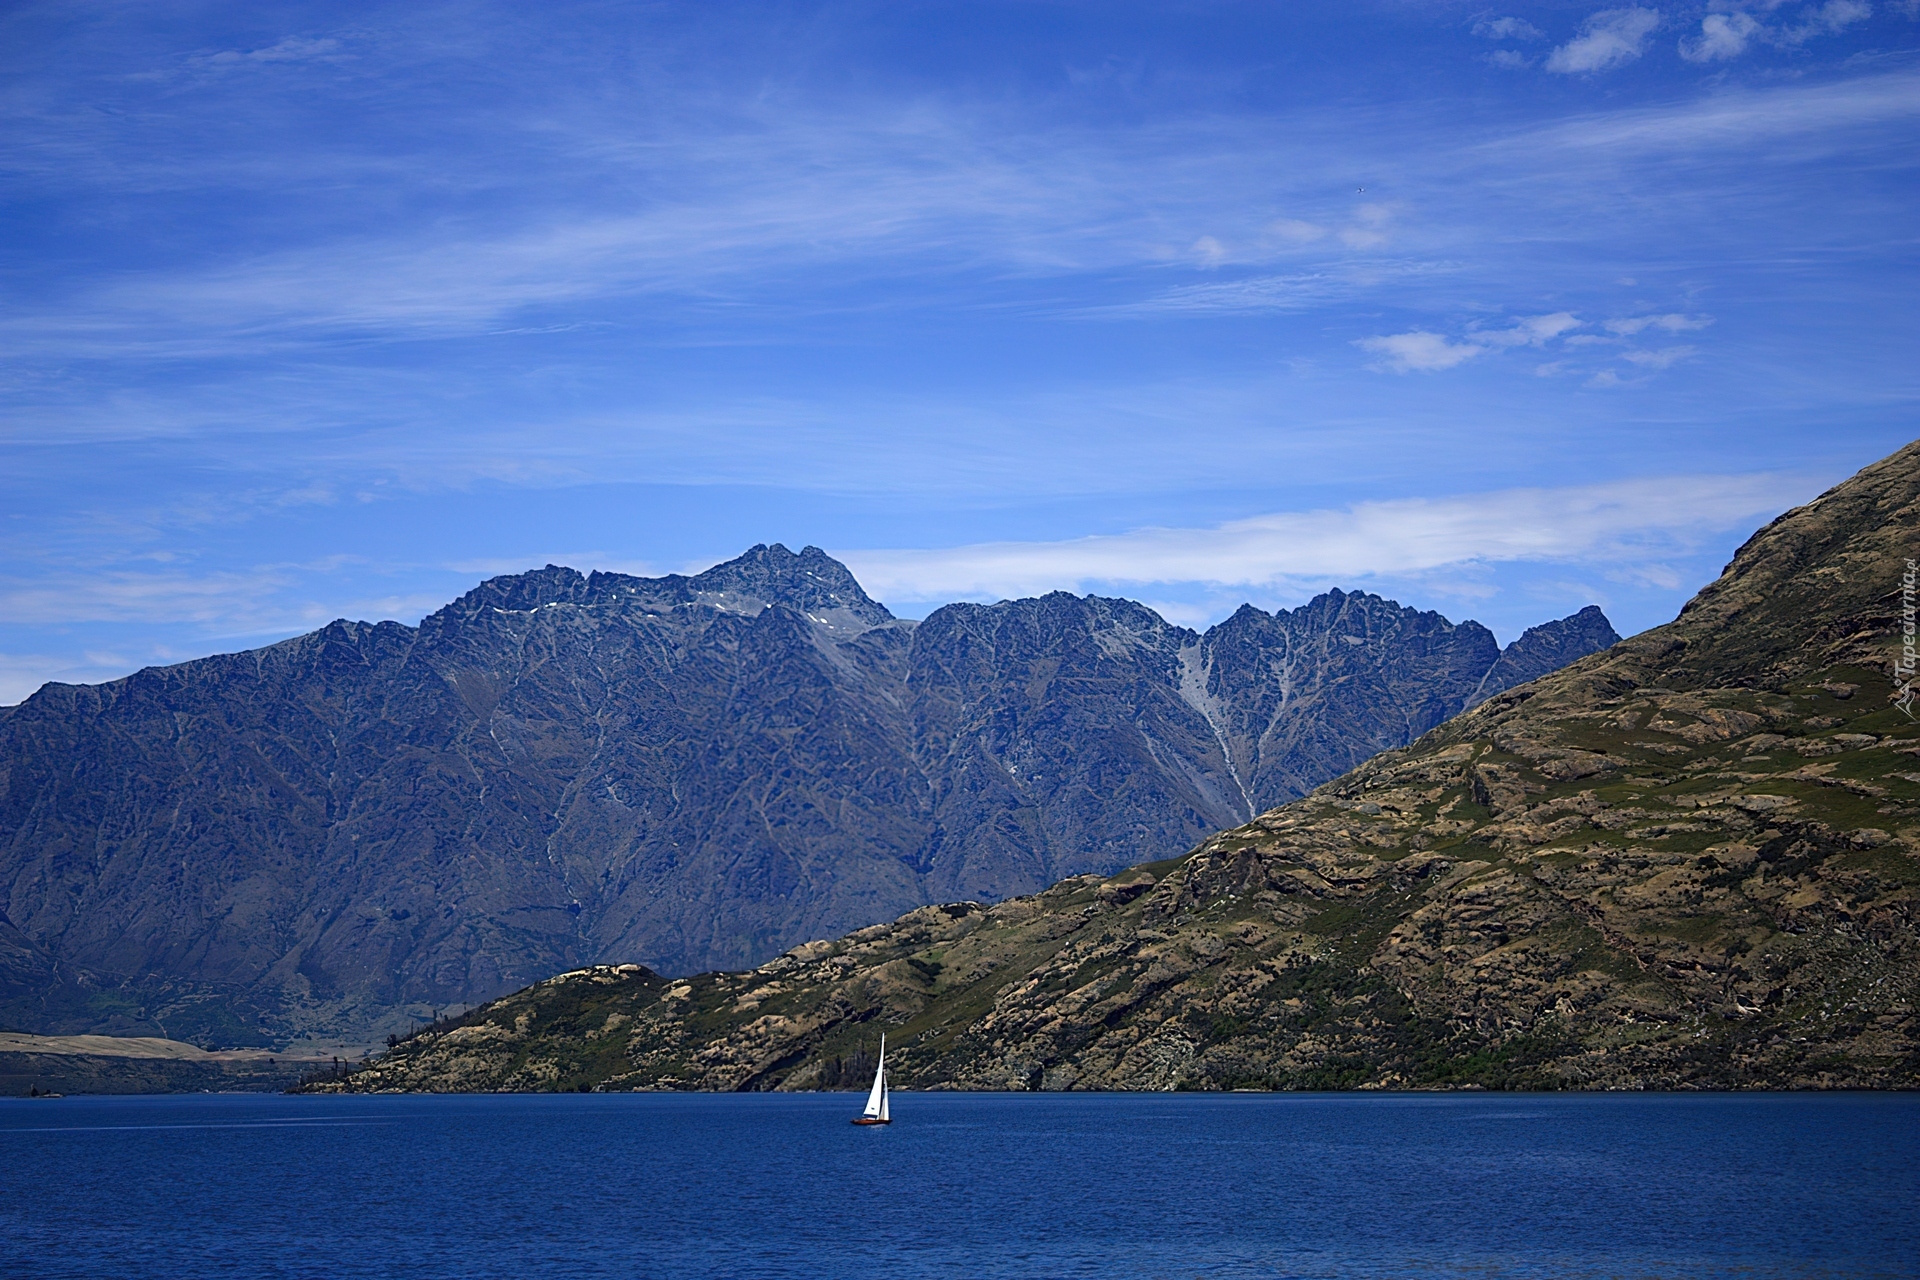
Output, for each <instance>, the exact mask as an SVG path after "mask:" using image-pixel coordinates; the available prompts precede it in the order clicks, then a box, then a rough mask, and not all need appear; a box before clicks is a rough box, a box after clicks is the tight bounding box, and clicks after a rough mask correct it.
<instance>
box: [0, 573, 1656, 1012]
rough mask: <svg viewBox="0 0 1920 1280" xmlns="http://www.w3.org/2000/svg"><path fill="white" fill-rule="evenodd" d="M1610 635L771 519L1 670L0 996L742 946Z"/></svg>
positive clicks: (171, 1007) (517, 978) (447, 995)
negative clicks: (747, 547)
mask: <svg viewBox="0 0 1920 1280" xmlns="http://www.w3.org/2000/svg"><path fill="white" fill-rule="evenodd" d="M1617 639H1618V637H1617V636H1616V635H1615V634H1614V632H1613V629H1612V627H1611V626H1610V625H1608V623H1607V620H1606V619H1605V617H1604V616H1602V615H1601V613H1600V611H1599V610H1598V609H1596V608H1588V609H1585V610H1583V611H1581V612H1580V613H1577V614H1575V615H1573V616H1571V617H1569V618H1565V619H1561V620H1560V621H1557V622H1552V623H1548V624H1545V625H1543V626H1541V627H1538V628H1535V629H1534V630H1531V631H1529V632H1527V633H1526V635H1524V636H1523V637H1521V638H1520V639H1519V640H1517V641H1516V642H1515V643H1513V644H1512V645H1509V646H1508V647H1507V648H1506V649H1505V650H1504V651H1503V650H1502V649H1501V648H1500V647H1499V645H1498V644H1497V642H1496V641H1495V639H1494V637H1493V635H1492V633H1491V632H1489V631H1488V630H1487V629H1486V628H1485V627H1482V626H1480V625H1479V624H1478V623H1474V622H1462V623H1453V622H1449V621H1448V620H1447V619H1445V618H1443V617H1441V616H1440V615H1438V614H1436V613H1431V612H1421V611H1417V610H1413V609H1407V608H1402V607H1401V606H1399V605H1397V604H1395V603H1394V602H1392V601H1389V600H1385V599H1382V598H1380V597H1378V596H1374V595H1368V594H1364V593H1346V592H1341V591H1334V592H1330V593H1328V594H1326V595H1323V596H1320V597H1319V598H1317V599H1315V600H1313V601H1312V602H1310V603H1308V604H1306V605H1304V606H1302V607H1300V608H1299V609H1295V610H1291V611H1281V612H1279V613H1275V614H1267V613H1264V612H1262V611H1260V610H1258V609H1255V608H1252V607H1251V606H1249V607H1245V608H1243V609H1241V610H1240V612H1238V613H1236V614H1235V615H1234V616H1233V617H1231V618H1229V619H1227V620H1226V621H1224V622H1222V623H1220V624H1219V625H1217V626H1215V627H1213V628H1212V629H1210V630H1209V631H1207V632H1206V633H1205V634H1199V633H1196V632H1193V631H1190V630H1187V629H1184V628H1181V627H1177V626H1173V625H1171V624H1169V623H1167V622H1166V621H1165V620H1163V619H1162V618H1160V617H1159V616H1158V615H1157V614H1155V613H1154V612H1152V611H1151V610H1149V609H1147V608H1146V607H1144V606H1142V605H1139V604H1136V603H1133V602H1131V601H1127V600H1113V599H1102V598H1097V597H1075V596H1071V595H1067V594H1064V593H1056V594H1053V595H1049V596H1044V597H1040V598H1037V599H1026V600H1016V601H1007V602H1002V603H1000V604H996V605H977V604H957V605H951V606H948V607H946V608H943V609H940V610H938V611H936V612H935V613H933V614H932V615H931V616H929V617H928V618H927V619H925V620H924V621H921V622H917V623H916V622H910V621H906V620H902V619H896V618H894V617H893V616H892V615H891V614H890V613H889V612H888V611H887V610H886V609H885V608H884V607H883V606H881V605H880V604H878V603H877V602H875V601H873V600H872V599H870V598H869V597H868V596H867V595H866V593H865V592H864V591H863V590H862V589H861V587H860V585H859V583H858V582H856V581H855V580H854V578H853V576H852V575H851V574H850V573H849V572H848V571H847V570H846V568H845V567H844V566H842V565H841V564H839V563H838V562H837V561H835V560H833V559H832V558H831V557H829V556H827V555H826V554H825V553H824V552H821V551H819V550H818V549H816V548H811V547H809V548H807V549H805V550H803V551H801V552H798V553H795V552H791V551H788V550H787V549H786V548H784V547H781V546H778V545H775V546H762V547H755V548H753V549H752V550H751V551H749V552H747V553H746V554H745V555H743V556H741V557H739V558H738V559H735V560H732V561H729V562H727V563H725V564H722V565H719V566H716V567H715V568H713V569H710V570H708V571H707V572H705V573H701V574H698V575H693V576H670V577H664V578H637V577H629V576H625V575H620V574H605V573H595V574H592V575H582V574H580V573H577V572H575V571H573V570H571V569H566V568H561V567H557V566H549V567H548V568H546V569H543V570H539V571H536V572H531V573H525V574H519V575H514V576H509V577H502V578H495V579H492V580H490V581H487V582H485V583H482V584H481V585H480V586H479V587H477V588H476V589H474V590H473V591H471V592H469V593H468V594H467V595H465V596H463V597H461V598H460V599H459V600H457V601H455V602H453V603H452V604H450V605H448V606H447V607H445V608H444V609H441V610H440V611H439V612H437V613H435V614H433V615H431V616H429V617H428V618H426V619H425V620H424V621H422V622H421V624H420V625H419V626H418V627H408V626H403V625H401V624H399V623H393V622H384V623H379V624H367V623H356V622H346V621H340V622H335V623H333V624H331V625H329V626H327V627H325V628H322V629H321V630H319V631H316V632H313V633H312V634H309V635H305V636H301V637H298V638H296V639H293V640H289V641H286V642H283V643H281V644H277V645H273V646H270V647H268V648H265V649H260V650H255V651H252V652H247V653H239V654H229V655H222V656H218V657H209V658H204V659H200V660H197V661H193V662H187V663H183V664H180V665H178V666H173V667H167V668H154V669H149V670H146V671H142V672H140V673H138V674H137V675H134V676H130V677H128V678H126V679H124V680H118V681H114V682H112V683H110V684H106V685H100V686H66V685H49V686H47V687H45V688H43V689H42V690H41V691H40V692H38V693H37V694H35V695H34V696H33V697H32V698H30V699H28V700H27V701H26V702H25V703H22V704H21V705H20V706H18V707H13V708H5V709H0V883H3V884H4V885H5V889H6V896H5V898H4V899H0V909H3V910H0V1027H5V1028H8V1029H13V1030H19V1031H28V1032H41V1033H48V1034H70V1033H79V1032H110V1033H118V1034H128V1035H168V1036H172V1037H174V1038H176V1039H184V1040H191V1041H194V1042H196V1043H204V1044H220V1045H249V1044H259V1045H264V1044H273V1043H284V1042H285V1040H286V1039H287V1038H288V1037H290V1036H294V1035H301V1034H324V1035H328V1036H353V1035H358V1036H363V1037H368V1038H371V1037H373V1036H375V1035H378V1034H384V1033H385V1032H387V1031H389V1030H396V1029H397V1030H404V1029H405V1028H406V1027H407V1026H408V1025H409V1023H410V1020H411V1019H412V1018H414V1017H416V1016H421V1015H424V1014H426V1013H427V1011H429V1010H433V1009H438V1008H444V1007H448V1006H458V1005H464V1004H468V1003H471V1002H474V1001H478V1000H484V999H488V998H491V997H493V996H496V995H499V994H501V993H502V992H505V991H509V990H512V989H514V988H517V987H521V986H524V985H525V984H527V983H529V982H532V981H536V980H538V979H541V978H544V977H546V976H548V975H550V974H553V973H556V972H559V971H562V970H566V969H570V968H573V967H576V966H579V965H581V964H586V963H589V962H594V961H622V962H624V961H636V962H642V963H645V964H647V965H649V966H651V967H652V968H654V969H656V970H658V971H660V972H663V973H667V974H677V973H688V972H694V971H698V970H705V969H718V968H741V967H746V966H751V965H755V964H759V963H761V962H763V961H766V960H768V959H770V958H771V957H773V956H776V955H778V954H780V953H781V952H783V951H785V950H786V949H788V948H789V947H791V946H793V945H794V944H796V943H799V942H803V941H806V940H807V939H810V938H818V937H826V936H833V935H836V934H839V933H843V932H845V931H847V930H849V929H853V928H857V927H860V926H863V925H869V924H873V923H875V922H878V921H883V920H888V919H892V918H893V917H895V916H898V915H900V914H901V913H903V912H906V911H909V910H911V909H913V908H915V907H918V906H921V905H923V904H926V903H932V902H944V901H954V900H963V899H965V900H974V901H980V902H985V903H994V902H998V901H1001V900H1004V899H1006V898H1009V897H1012V896H1015V895H1019V894H1024V893H1032V892H1035V891H1037V890H1039V889H1042V888H1044V887H1045V886H1047V885H1050V884H1053V883H1055V882H1057V881H1059V880H1061V879H1063V878H1066V877H1071V876H1077V875H1084V874H1108V873H1111V872H1113V871H1116V870H1118V869H1120V868H1122V867H1125V866H1128V865H1131V864H1134V863H1138V862H1141V861H1144V860H1150V859H1154V858H1164V857H1169V856H1173V855H1176V854H1179V853H1182V852H1184V851H1186V850H1187V849H1190V848H1192V847H1193V846H1194V845H1195V844H1196V843H1198V842H1199V841H1200V840H1202V839H1204V838H1205V837H1207V836H1208V835H1209V834H1211V833H1212V832H1214V831H1216V830H1219V829H1221V828H1224V827H1233V826H1237V825H1238V824H1240V823H1244V822H1246V821H1247V820H1248V819H1249V818H1251V817H1252V816H1254V815H1255V814H1257V813H1259V812H1261V811H1262V810H1265V809H1267V808H1270V807H1271V806H1273V805H1275V804H1279V803H1282V802H1284V801H1287V800H1290V799H1293V798H1295V797H1298V796H1301V795H1303V794H1305V793H1306V792H1308V791H1309V790H1311V789H1312V788H1314V787H1315V786H1318V785H1319V784H1321V783H1323V782H1326V781H1327V780H1328V779H1331V778H1333V777H1336V776H1338V775H1339V774H1341V773H1344V772H1345V771H1347V770H1349V769H1351V768H1353V767H1354V766H1355V765H1357V764H1359V763H1360V762H1362V761H1364V760H1366V759H1367V758H1368V757H1370V756H1372V755H1374V754H1375V753H1377V752H1379V751H1382V750H1386V749H1389V748H1395V747H1400V746H1404V745H1405V744H1407V743H1409V742H1411V741H1413V740H1414V739H1416V738H1418V737H1419V736H1420V735H1421V734H1423V733H1425V732H1427V731H1428V730H1430V729H1432V728H1433V727H1434V726H1436V725H1438V724H1440V723H1442V722H1443V721H1445V720H1447V719H1448V718H1449V717H1452V716H1454V715H1456V714H1457V713H1459V712H1460V711H1462V710H1464V709H1466V708H1469V707H1471V706H1474V705H1476V704H1478V703H1479V702H1482V701H1484V700H1486V699H1488V698H1490V697H1493V696H1495V695H1497V694H1499V693H1501V692H1503V691H1504V690H1507V689H1509V688H1512V687H1513V686H1516V685H1519V684H1522V683H1525V682H1526V681H1529V680H1532V679H1534V678H1536V677H1538V676H1541V675H1544V674H1546V673H1548V672H1550V671H1552V670H1555V669H1557V668H1559V667H1561V666H1563V665H1565V664H1566V663H1568V662H1571V661H1573V660H1575V659H1577V658H1580V657H1582V656H1584V655H1586V654H1589V653H1592V652H1594V651H1596V650H1599V649H1604V648H1606V647H1607V646H1608V645H1610V644H1612V643H1614V642H1615V641H1616V640H1617Z"/></svg>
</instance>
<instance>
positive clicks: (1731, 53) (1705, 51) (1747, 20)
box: [1680, 10, 1760, 62]
mask: <svg viewBox="0 0 1920 1280" xmlns="http://www.w3.org/2000/svg"><path fill="white" fill-rule="evenodd" d="M1759 30H1760V23H1759V22H1758V21H1757V20H1756V19H1755V18H1754V17H1753V15H1752V14H1748V13H1741V12H1739V11H1738V10H1736V11H1734V12H1733V13H1710V14H1708V15H1707V16H1706V17H1704V18H1702V19H1700V35H1699V36H1698V37H1697V38H1695V39H1691V40H1682V41H1681V42H1680V56H1681V57H1683V58H1685V59H1686V60H1687V61H1689V62H1713V61H1716V60H1718V59H1722V58H1737V57H1739V56H1740V55H1741V54H1743V53H1745V52H1746V51H1747V43H1748V41H1750V40H1751V39H1752V38H1753V35H1754V33H1755V32H1757V31H1759Z"/></svg>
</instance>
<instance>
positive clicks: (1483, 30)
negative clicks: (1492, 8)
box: [1473, 18, 1547, 40]
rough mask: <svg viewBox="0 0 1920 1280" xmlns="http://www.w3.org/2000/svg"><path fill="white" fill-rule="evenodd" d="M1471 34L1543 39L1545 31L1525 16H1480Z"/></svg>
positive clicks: (1503, 37)
mask: <svg viewBox="0 0 1920 1280" xmlns="http://www.w3.org/2000/svg"><path fill="white" fill-rule="evenodd" d="M1473 34H1475V35H1477V36H1480V37H1482V38H1483V39H1487V40H1545V39H1546V38H1547V33H1546V32H1544V31H1542V30H1541V29H1540V28H1538V27H1536V26H1534V25H1533V24H1532V23H1531V22H1528V21H1527V20H1526V19H1525V18H1482V19H1480V21H1478V22H1476V23H1474V24H1473Z"/></svg>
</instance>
